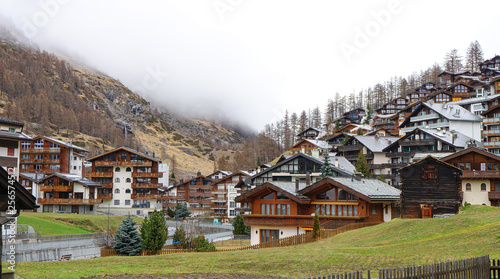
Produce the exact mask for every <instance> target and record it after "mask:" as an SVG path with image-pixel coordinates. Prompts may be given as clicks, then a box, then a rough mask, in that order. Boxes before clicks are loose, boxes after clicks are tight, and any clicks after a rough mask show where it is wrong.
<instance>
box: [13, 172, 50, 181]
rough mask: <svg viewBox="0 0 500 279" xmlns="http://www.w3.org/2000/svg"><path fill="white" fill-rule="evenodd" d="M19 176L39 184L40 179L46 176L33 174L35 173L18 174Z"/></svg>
mask: <svg viewBox="0 0 500 279" xmlns="http://www.w3.org/2000/svg"><path fill="white" fill-rule="evenodd" d="M19 176H20V177H22V176H24V177H26V178H28V179H31V180H33V181H35V182H36V183H40V182H41V181H42V179H44V178H45V176H46V175H45V174H43V173H35V172H21V173H19Z"/></svg>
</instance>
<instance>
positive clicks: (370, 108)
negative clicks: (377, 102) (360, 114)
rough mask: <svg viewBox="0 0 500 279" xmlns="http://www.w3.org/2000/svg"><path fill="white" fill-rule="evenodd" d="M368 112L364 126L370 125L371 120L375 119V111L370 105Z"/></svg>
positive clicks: (367, 108)
mask: <svg viewBox="0 0 500 279" xmlns="http://www.w3.org/2000/svg"><path fill="white" fill-rule="evenodd" d="M366 111H367V112H366V116H365V121H363V124H365V125H368V124H370V120H371V119H372V118H373V110H372V107H371V106H370V104H368V105H366Z"/></svg>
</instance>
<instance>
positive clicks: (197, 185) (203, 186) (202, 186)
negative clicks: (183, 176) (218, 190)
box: [189, 184, 212, 190]
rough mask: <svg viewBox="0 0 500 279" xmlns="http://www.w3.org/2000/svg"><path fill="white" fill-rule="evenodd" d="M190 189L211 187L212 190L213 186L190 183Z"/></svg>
mask: <svg viewBox="0 0 500 279" xmlns="http://www.w3.org/2000/svg"><path fill="white" fill-rule="evenodd" d="M189 189H210V190H212V186H210V185H199V184H196V185H189Z"/></svg>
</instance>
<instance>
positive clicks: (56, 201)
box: [37, 199, 102, 205]
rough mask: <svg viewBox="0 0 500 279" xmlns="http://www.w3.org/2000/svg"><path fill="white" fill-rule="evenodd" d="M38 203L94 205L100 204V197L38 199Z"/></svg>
mask: <svg viewBox="0 0 500 279" xmlns="http://www.w3.org/2000/svg"><path fill="white" fill-rule="evenodd" d="M37 203H38V204H75V205H77V204H78V205H93V204H100V203H102V200H100V199H38V200H37Z"/></svg>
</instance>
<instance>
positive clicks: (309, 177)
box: [306, 172, 311, 186]
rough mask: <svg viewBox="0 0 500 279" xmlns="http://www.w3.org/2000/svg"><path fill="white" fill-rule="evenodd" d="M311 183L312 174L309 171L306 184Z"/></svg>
mask: <svg viewBox="0 0 500 279" xmlns="http://www.w3.org/2000/svg"><path fill="white" fill-rule="evenodd" d="M309 184H311V174H310V173H309V172H307V173H306V186H309Z"/></svg>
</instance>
